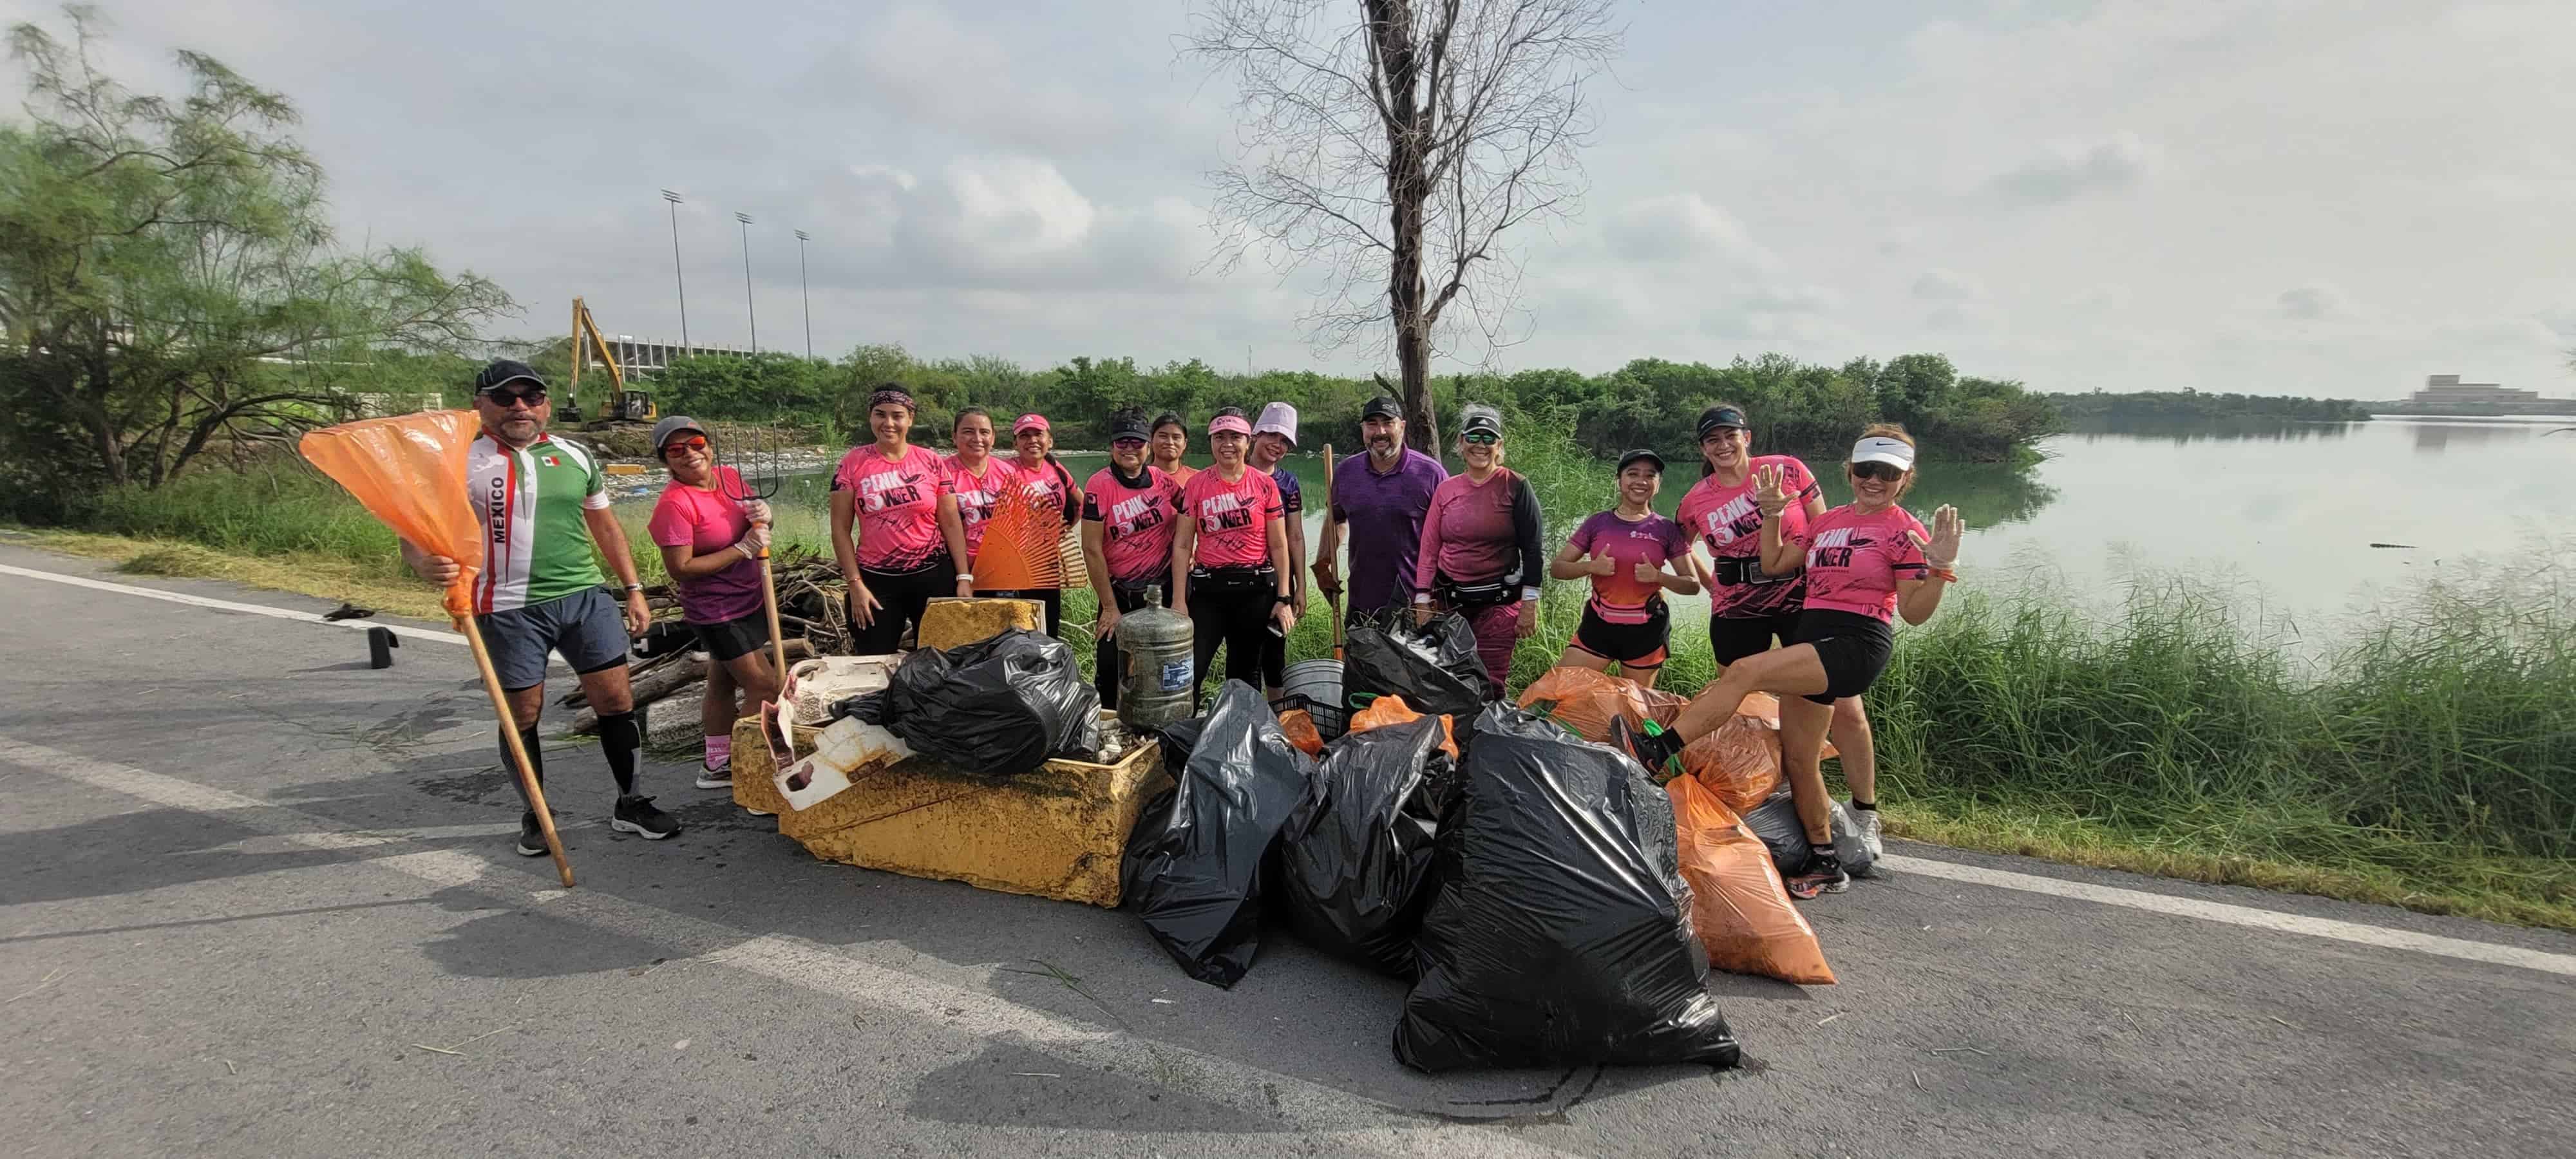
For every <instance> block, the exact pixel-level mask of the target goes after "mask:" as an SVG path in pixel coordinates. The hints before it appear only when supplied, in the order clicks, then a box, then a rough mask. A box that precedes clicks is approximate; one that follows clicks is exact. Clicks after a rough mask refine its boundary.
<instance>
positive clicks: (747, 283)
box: [733, 213, 760, 355]
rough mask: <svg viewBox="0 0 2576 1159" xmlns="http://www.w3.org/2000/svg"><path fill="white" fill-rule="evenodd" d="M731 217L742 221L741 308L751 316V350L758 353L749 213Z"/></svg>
mask: <svg viewBox="0 0 2576 1159" xmlns="http://www.w3.org/2000/svg"><path fill="white" fill-rule="evenodd" d="M733 219H734V220H735V221H739V222H741V223H742V308H743V312H744V313H746V314H749V315H750V316H751V352H752V353H753V354H755V355H757V354H759V353H760V307H758V306H755V305H753V304H752V301H751V215H750V214H748V213H737V214H735V215H733Z"/></svg>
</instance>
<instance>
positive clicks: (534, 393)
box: [483, 386, 546, 407]
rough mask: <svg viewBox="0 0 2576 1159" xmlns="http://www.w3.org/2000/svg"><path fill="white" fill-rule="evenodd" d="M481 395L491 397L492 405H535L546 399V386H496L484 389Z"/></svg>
mask: <svg viewBox="0 0 2576 1159" xmlns="http://www.w3.org/2000/svg"><path fill="white" fill-rule="evenodd" d="M483 397H485V398H488V399H491V400H492V405H494V406H500V407H506V406H509V405H511V404H513V403H520V404H525V405H527V406H535V405H537V404H538V403H541V402H544V401H546V388H544V387H542V386H528V387H521V388H520V389H518V390H512V389H510V388H509V387H506V386H498V387H494V388H492V389H490V390H487V391H484V392H483Z"/></svg>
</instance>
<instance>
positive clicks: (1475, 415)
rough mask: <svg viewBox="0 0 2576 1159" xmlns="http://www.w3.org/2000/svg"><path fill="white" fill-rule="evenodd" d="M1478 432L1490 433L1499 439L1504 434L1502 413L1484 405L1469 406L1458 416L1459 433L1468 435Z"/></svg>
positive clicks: (1471, 404) (1470, 404) (1473, 404)
mask: <svg viewBox="0 0 2576 1159" xmlns="http://www.w3.org/2000/svg"><path fill="white" fill-rule="evenodd" d="M1477 431H1490V432H1492V433H1493V434H1494V435H1495V436H1496V437H1498V438H1499V437H1500V436H1501V435H1502V433H1503V416H1502V412H1500V411H1497V410H1495V409H1494V408H1492V407H1489V406H1486V405H1484V404H1483V403H1469V404H1467V406H1466V407H1465V408H1464V409H1463V410H1461V411H1460V412H1459V415H1458V433H1459V434H1462V435H1468V434H1474V433H1476V432H1477Z"/></svg>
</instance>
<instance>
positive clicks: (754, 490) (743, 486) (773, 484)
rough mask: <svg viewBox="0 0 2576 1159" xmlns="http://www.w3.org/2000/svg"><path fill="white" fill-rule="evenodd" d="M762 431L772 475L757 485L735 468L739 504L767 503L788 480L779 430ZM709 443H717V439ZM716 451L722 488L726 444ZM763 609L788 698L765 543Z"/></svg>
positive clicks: (774, 577)
mask: <svg viewBox="0 0 2576 1159" xmlns="http://www.w3.org/2000/svg"><path fill="white" fill-rule="evenodd" d="M761 432H762V433H761V442H762V443H763V444H765V445H766V446H767V447H768V448H769V472H768V473H767V474H765V475H762V476H760V477H759V481H758V482H756V483H755V482H749V481H746V480H744V479H743V477H742V469H741V468H740V467H736V468H734V474H733V480H734V483H735V484H736V485H737V487H738V489H739V490H741V491H742V492H744V493H743V494H740V495H731V496H729V497H730V498H731V499H733V501H734V502H736V503H741V502H744V501H747V500H752V499H758V500H760V501H761V502H763V503H767V502H769V500H770V499H771V498H773V497H775V496H776V495H777V494H778V492H779V489H780V488H781V487H782V486H783V484H784V482H785V480H786V475H785V473H784V472H783V471H782V470H781V467H780V459H779V452H778V428H776V427H773V426H764V427H762V428H761ZM709 441H710V442H714V440H709ZM714 448H715V452H716V455H715V459H716V468H715V473H716V481H717V483H718V485H722V484H723V482H724V477H725V475H724V469H725V456H724V444H723V443H721V442H714ZM773 514H775V513H774V512H773ZM759 526H761V527H768V526H769V523H768V521H763V522H762V523H760V524H759ZM760 606H761V610H762V611H765V612H767V613H769V662H770V664H771V665H772V666H773V667H775V668H777V670H778V686H779V689H780V692H779V695H780V696H781V697H782V698H783V697H785V696H786V691H785V689H786V687H787V638H786V636H785V635H783V634H782V633H780V632H779V630H778V578H777V575H776V574H775V573H774V572H772V571H771V570H770V566H769V547H768V545H766V544H763V545H762V546H761V549H760Z"/></svg>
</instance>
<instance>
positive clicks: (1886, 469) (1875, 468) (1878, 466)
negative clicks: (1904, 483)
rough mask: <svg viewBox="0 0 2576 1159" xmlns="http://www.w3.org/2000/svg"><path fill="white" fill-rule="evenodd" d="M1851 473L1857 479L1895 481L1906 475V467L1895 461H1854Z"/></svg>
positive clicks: (1883, 481)
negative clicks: (1898, 464)
mask: <svg viewBox="0 0 2576 1159" xmlns="http://www.w3.org/2000/svg"><path fill="white" fill-rule="evenodd" d="M1851 473H1852V478H1855V479H1876V480H1878V481H1879V482H1882V483H1893V482H1895V481H1897V480H1899V479H1902V478H1904V477H1905V469H1904V468H1902V467H1899V466H1897V465H1896V464H1894V463H1854V464H1852V465H1851Z"/></svg>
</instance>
